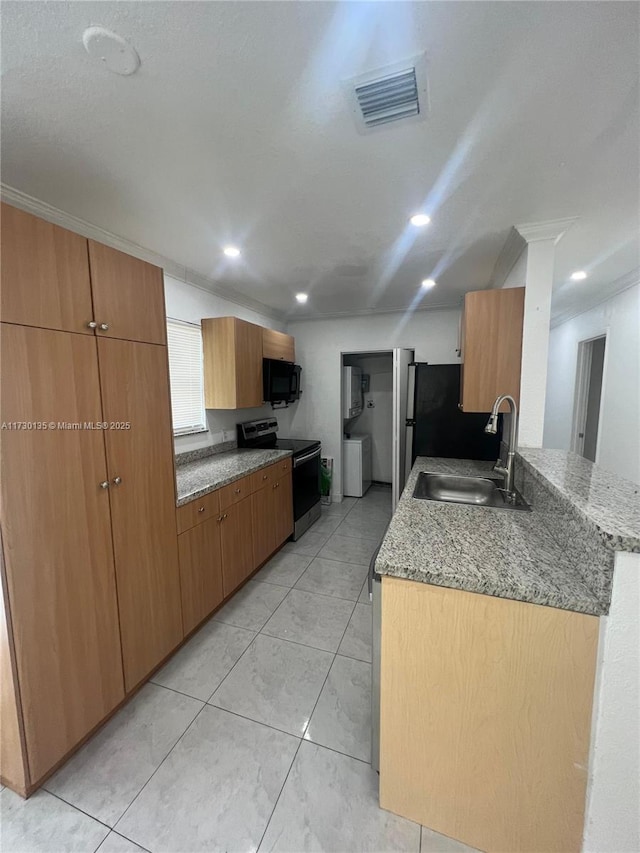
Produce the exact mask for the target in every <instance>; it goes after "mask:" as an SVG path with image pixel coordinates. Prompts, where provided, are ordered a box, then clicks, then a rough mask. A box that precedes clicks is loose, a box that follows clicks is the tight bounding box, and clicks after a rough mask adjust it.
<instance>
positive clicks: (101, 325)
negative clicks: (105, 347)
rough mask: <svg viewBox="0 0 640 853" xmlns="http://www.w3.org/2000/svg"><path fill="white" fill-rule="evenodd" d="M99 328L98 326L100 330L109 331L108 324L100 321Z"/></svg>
mask: <svg viewBox="0 0 640 853" xmlns="http://www.w3.org/2000/svg"><path fill="white" fill-rule="evenodd" d="M99 328H100V331H101V332H107V331H109V324H108V323H100V326H99Z"/></svg>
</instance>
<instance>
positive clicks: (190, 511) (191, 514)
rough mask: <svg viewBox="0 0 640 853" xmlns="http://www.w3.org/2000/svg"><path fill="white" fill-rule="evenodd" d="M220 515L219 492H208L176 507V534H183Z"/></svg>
mask: <svg viewBox="0 0 640 853" xmlns="http://www.w3.org/2000/svg"><path fill="white" fill-rule="evenodd" d="M219 514H220V491H219V490H218V491H215V492H209V494H208V495H203V496H202V497H201V498H196V500H194V501H189V503H188V504H184V506H180V507H178V509H177V510H176V517H177V519H178V533H184V531H185V530H189V528H191V527H195V526H196V524H200V522H201V521H206V520H207V519H208V518H213V517H214V516H217V515H219Z"/></svg>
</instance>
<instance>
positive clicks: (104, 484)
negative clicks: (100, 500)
mask: <svg viewBox="0 0 640 853" xmlns="http://www.w3.org/2000/svg"><path fill="white" fill-rule="evenodd" d="M100 488H101V489H108V488H109V481H108V480H103V481H102V482H101V483H100Z"/></svg>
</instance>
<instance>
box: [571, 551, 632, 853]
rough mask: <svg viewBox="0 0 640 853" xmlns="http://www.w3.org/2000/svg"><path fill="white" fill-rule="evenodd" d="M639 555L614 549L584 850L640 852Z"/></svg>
mask: <svg viewBox="0 0 640 853" xmlns="http://www.w3.org/2000/svg"><path fill="white" fill-rule="evenodd" d="M639 602H640V554H628V553H623V552H618V553H616V562H615V568H614V572H613V590H612V596H611V609H610V611H609V615H608V616H604V617H601V619H600V643H599V646H598V674H597V678H596V690H595V698H594V711H593V721H592V726H591V729H592V732H591V753H590V756H589V786H588V790H587V812H586V819H585V827H584V842H583V851H584V853H637V851H638V850H640V726H639V721H638V707H639V705H640V620H639V616H640V613H639V610H640V608H639V606H638V604H639Z"/></svg>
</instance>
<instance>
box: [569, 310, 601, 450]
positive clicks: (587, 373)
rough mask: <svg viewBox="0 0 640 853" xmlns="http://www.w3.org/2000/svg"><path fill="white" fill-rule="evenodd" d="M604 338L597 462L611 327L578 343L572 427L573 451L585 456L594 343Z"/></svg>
mask: <svg viewBox="0 0 640 853" xmlns="http://www.w3.org/2000/svg"><path fill="white" fill-rule="evenodd" d="M601 338H604V363H603V365H602V387H601V389H600V412H599V414H598V435H597V439H596V453H595V456H596V462H598V460H599V458H600V439H601V437H602V414H603V411H604V406H603V404H602V403H603V400H604V393H605V382H606V377H607V362H608V359H609V327H608V326H607V327H606V328H604V329H602V331H600V332H598V333H597V334H595V335H591V336H590V337H588V338H585V339H584V340H582V341H578V355H577V363H576V386H575V395H574V401H573V420H572V425H571V450H572V451H573V452H574V453H577V454H578V455H579V456H582V455H583V454H584V438H585V427H586V420H587V401H588V397H589V384H590V381H591V358H592V353H593V342H594V341H598V340H600V339H601Z"/></svg>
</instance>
